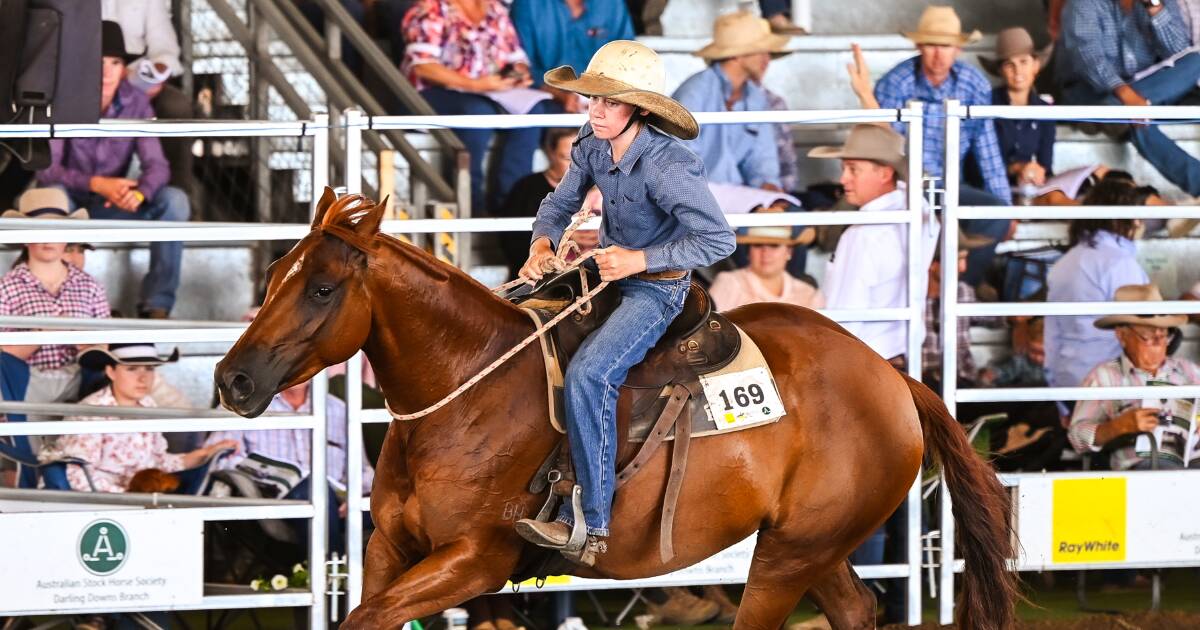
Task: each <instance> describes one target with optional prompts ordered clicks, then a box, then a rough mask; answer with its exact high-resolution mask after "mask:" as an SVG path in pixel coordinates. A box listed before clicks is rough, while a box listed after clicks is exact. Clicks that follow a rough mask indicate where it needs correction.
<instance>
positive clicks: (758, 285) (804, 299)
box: [709, 209, 825, 311]
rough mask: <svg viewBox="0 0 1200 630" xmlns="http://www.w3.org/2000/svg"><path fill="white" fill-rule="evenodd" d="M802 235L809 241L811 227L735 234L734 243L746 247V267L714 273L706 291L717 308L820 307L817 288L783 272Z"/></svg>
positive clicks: (822, 297) (821, 298)
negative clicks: (768, 304) (774, 304)
mask: <svg viewBox="0 0 1200 630" xmlns="http://www.w3.org/2000/svg"><path fill="white" fill-rule="evenodd" d="M774 211H775V212H778V209H776V210H774ZM797 232H800V236H798V235H797ZM805 232H807V234H808V235H809V240H810V241H811V240H812V234H813V230H812V228H808V230H805V231H801V230H800V228H796V227H789V226H774V227H752V228H748V229H746V230H745V231H744V233H743V234H739V235H738V236H737V242H738V244H739V245H748V246H749V249H750V265H749V266H748V267H744V268H741V269H738V270H736V271H723V272H721V273H719V274H717V277H716V279H715V280H713V284H712V287H711V288H710V289H709V293H710V294H711V295H712V299H713V304H714V305H715V306H716V307H717V309H719V310H722V311H728V310H732V309H735V308H737V307H739V306H742V305H743V304H750V303H752V302H783V303H785V304H795V305H796V306H803V307H806V308H814V309H815V308H824V307H825V295H824V294H822V293H821V290H820V289H818V288H816V287H814V286H813V285H811V284H809V283H807V282H805V281H804V280H801V279H799V278H796V277H795V276H793V275H791V274H790V273H788V272H787V264H788V261H789V260H790V259H791V257H792V256H793V253H792V252H793V249H794V248H795V246H796V244H797V243H798V242H799V241H800V240H801V237H802V236H803V234H804V233H805Z"/></svg>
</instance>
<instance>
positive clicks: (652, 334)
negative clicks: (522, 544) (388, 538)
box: [517, 40, 734, 564]
mask: <svg viewBox="0 0 1200 630" xmlns="http://www.w3.org/2000/svg"><path fill="white" fill-rule="evenodd" d="M545 81H546V84H547V85H550V86H552V87H556V88H560V89H563V90H567V91H571V92H575V93H578V94H581V95H583V96H586V97H588V98H590V102H589V105H588V123H587V124H585V125H584V126H583V128H582V129H580V131H579V136H578V138H576V140H575V143H574V146H573V147H572V150H571V165H570V167H569V168H568V169H567V173H566V175H565V176H564V177H563V179H562V181H561V183H559V185H558V188H557V189H556V190H555V191H554V192H552V193H550V194H549V195H547V196H546V198H545V200H543V201H542V204H541V207H540V208H539V209H538V216H537V220H536V221H535V222H534V224H533V243H532V245H531V246H530V248H529V259H528V260H527V261H526V262H525V265H524V266H523V267H522V268H521V272H520V275H521V276H522V277H524V278H526V279H528V280H531V281H535V280H538V279H540V278H541V277H542V275H543V274H544V273H547V272H549V271H551V270H552V264H551V263H552V261H553V260H554V253H555V252H554V249H555V246H556V244H557V243H558V241H559V239H560V238H561V237H562V234H563V231H564V230H565V229H566V227H567V226H568V225H569V224H570V221H571V216H572V215H573V214H574V213H575V212H576V211H578V210H579V208H580V205H581V204H582V202H583V199H584V196H585V195H586V194H587V192H588V189H589V188H591V187H592V186H593V185H595V186H597V187H599V188H600V192H601V193H602V194H603V196H604V211H603V219H602V221H601V226H600V247H601V249H600V250H599V252H600V253H599V254H597V255H596V257H595V259H594V260H595V262H596V264H597V266H598V267H599V270H600V277H601V278H602V279H604V280H606V281H609V282H612V283H613V285H612V286H611V288H609V289H607V290H609V291H612V290H616V291H620V292H621V303H620V305H619V306H618V307H617V309H616V311H614V312H613V314H612V315H611V316H610V317H609V318H608V320H607V321H606V322H605V323H604V324H603V325H601V326H600V328H598V329H597V330H596V331H595V332H593V333H592V334H591V335H590V336H589V337H588V338H587V340H585V341H584V343H583V344H582V345H581V346H580V348H579V351H578V352H577V353H576V355H575V357H574V358H573V359H572V360H571V363H570V365H569V367H568V368H567V374H566V383H565V386H566V392H565V393H566V414H567V418H568V422H567V435H568V438H569V439H570V444H571V458H572V463H573V464H574V466H575V476H576V479H577V480H578V483H579V485H580V486H581V487H582V490H583V513H584V519H585V522H586V526H587V533H588V540H587V545H586V547H585V549H584V550H583V551H582V552H580V551H579V550H571V549H566V547H567V543H568V540H569V537H570V533H571V528H572V525H573V521H574V518H573V514H572V510H571V506H570V504H569V502H568V503H565V504H564V505H563V508H562V510H560V512H559V516H558V520H556V521H552V522H549V523H542V522H538V521H535V520H531V519H525V520H522V521H519V522H518V523H517V531H518V533H520V535H521V536H522V537H524V538H525V539H526V540H528V541H530V542H532V543H535V544H537V545H540V546H543V547H549V548H555V549H562V550H565V552H566V554H567V555H568V557H572V558H573V559H576V560H579V561H582V562H585V563H587V564H591V563H593V562H594V558H595V554H596V553H599V552H602V551H603V550H604V548H605V546H604V545H603V544H601V543H602V541H603V539H604V538H605V537H607V536H608V535H609V517H610V514H611V511H612V500H613V492H614V488H615V477H616V447H617V423H616V413H617V412H616V404H617V393H618V388H619V387H620V386H621V384H622V383H624V381H625V376H626V374H627V373H628V372H629V369H630V368H631V367H633V366H634V365H636V364H637V363H638V362H639V361H641V360H642V358H643V357H645V355H646V352H647V351H648V350H649V349H650V348H651V347H653V346H654V344H655V343H657V342H658V340H659V338H660V337H661V336H662V335H663V333H664V332H665V331H666V329H667V325H668V324H670V323H671V320H673V319H674V318H675V316H676V315H678V314H679V312H680V310H681V309H682V307H683V301H684V298H685V297H686V296H687V293H688V288H689V287H690V285H691V270H692V269H696V268H699V267H706V266H708V265H711V264H712V263H715V262H717V261H719V260H721V259H722V258H725V257H726V256H728V255H729V254H731V253H732V252H733V250H734V234H733V231H732V230H731V229H730V228H729V224H728V223H727V222H726V221H725V216H724V215H723V214H722V213H721V209H720V208H719V207H718V206H717V202H716V200H715V199H714V198H713V196H712V193H710V192H709V189H708V183H707V181H706V180H705V173H704V165H703V164H702V163H701V161H700V158H698V157H697V156H696V155H695V154H694V153H692V152H691V151H690V150H688V149H687V148H685V147H684V146H683V144H681V143H680V142H679V140H677V138H678V139H683V140H690V139H692V138H695V137H696V136H697V135H698V134H699V126H698V125H697V123H696V119H695V118H693V117H692V115H691V113H690V112H688V110H687V109H686V108H685V107H684V106H683V105H681V104H679V103H678V102H676V101H675V100H673V99H671V98H669V97H667V96H665V95H664V94H663V92H664V87H665V83H666V70H665V68H664V66H663V62H662V60H661V59H659V57H658V55H657V54H656V53H655V52H654V51H653V50H650V49H649V48H647V47H646V46H644V45H642V44H639V43H637V42H632V41H623V40H621V41H614V42H610V43H609V44H606V45H605V46H604V47H603V48H601V49H600V50H599V51H597V52H596V54H595V56H593V57H592V60H591V62H590V63H589V64H588V67H587V70H586V71H585V72H584V73H583V75H582V76H579V77H576V75H575V72H574V70H572V69H571V68H570V67H569V66H562V67H560V68H556V69H554V70H551V71H549V72H547V73H546V76H545ZM672 136H674V137H672Z"/></svg>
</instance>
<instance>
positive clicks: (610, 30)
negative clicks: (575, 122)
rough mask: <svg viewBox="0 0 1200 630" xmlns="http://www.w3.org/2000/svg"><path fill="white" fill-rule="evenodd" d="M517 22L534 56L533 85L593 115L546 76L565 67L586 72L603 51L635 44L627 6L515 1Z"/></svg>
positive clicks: (607, 1)
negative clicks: (627, 41) (610, 46)
mask: <svg viewBox="0 0 1200 630" xmlns="http://www.w3.org/2000/svg"><path fill="white" fill-rule="evenodd" d="M512 21H513V26H515V27H516V29H517V35H519V36H520V38H521V46H522V47H524V48H525V54H527V55H528V56H529V68H530V72H531V75H532V76H531V77H530V78H531V79H533V85H534V86H535V87H538V88H540V89H543V90H546V91H547V92H549V93H550V94H552V95H553V96H554V100H555V101H558V103H559V104H560V105H562V108H563V109H564V110H565V111H568V112H571V113H578V112H584V111H587V101H586V100H585V99H582V98H580V97H579V95H578V94H575V93H573V92H567V91H565V90H560V89H558V88H554V87H550V86H548V85H546V82H545V81H543V80H542V75H544V74H546V73H547V72H549V71H550V70H553V69H555V68H557V67H559V66H571V67H572V68H586V67H587V64H588V61H590V60H591V58H592V55H594V54H596V51H597V50H600V47H601V46H603V45H605V44H607V43H608V42H611V41H614V40H618V39H633V38H634V34H633V22H632V20H630V18H629V10H628V9H627V8H626V7H625V2H624V1H623V0H515V1H514V2H513V3H512Z"/></svg>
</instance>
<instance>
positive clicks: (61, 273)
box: [0, 188, 109, 441]
mask: <svg viewBox="0 0 1200 630" xmlns="http://www.w3.org/2000/svg"><path fill="white" fill-rule="evenodd" d="M18 207H19V209H18V210H9V211H7V212H5V213H4V218H12V217H27V218H32V219H66V218H71V219H86V218H87V216H88V215H87V210H83V209H79V210H75V211H74V212H71V211H70V210H69V209H68V208H69V203H68V201H67V195H66V193H64V192H63V191H61V190H58V189H56V188H33V189H30V190H28V191H26V192H25V194H23V195H21V198H20V201H19V204H18ZM66 248H67V244H66V243H31V244H29V245H25V246H24V247H23V248H22V250H21V255H20V257H19V258H17V262H16V264H14V265H13V268H12V270H11V271H9V272H8V273H6V274H4V277H3V278H0V315H6V316H12V315H17V316H25V317H79V318H84V319H93V318H100V319H104V318H107V317H108V316H109V306H108V294H107V292H106V291H105V290H104V285H102V284H100V282H99V281H98V280H96V279H95V278H93V277H92V276H90V275H88V274H87V273H86V272H84V271H83V270H82V269H81V268H79V267H75V266H72V265H70V264H68V262H67V260H66ZM2 349H3V351H4V352H5V353H7V354H10V355H12V356H13V357H15V358H17V359H20V360H21V361H24V362H25V364H26V365H28V366H29V387H28V389H27V390H26V393H25V401H26V402H37V403H55V402H66V401H70V400H74V399H75V396H77V395H78V393H79V383H80V376H79V366H78V365H76V363H75V357H76V354H77V349H76V347H75V346H74V345H56V344H47V345H42V346H3V347H2ZM38 418H40V416H37V417H35V419H38ZM34 441H36V440H34Z"/></svg>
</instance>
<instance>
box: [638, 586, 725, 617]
mask: <svg viewBox="0 0 1200 630" xmlns="http://www.w3.org/2000/svg"><path fill="white" fill-rule="evenodd" d="M663 592H664V593H665V594H666V595H667V601H665V602H663V603H661V604H654V603H651V604H650V612H651V613H652V614H653V615H655V616H656V617H658V618H659V620H660V623H662V625H666V626H698V625H700V624H702V623H705V622H707V621H711V620H712V619H713V618H714V617H716V616H717V615H719V614H721V607H720V606H718V605H717V604H716V603H715V602H710V601H708V600H706V599H700V598H699V597H696V596H695V595H692V592H691V591H689V590H687V589H686V588H684V587H681V586H675V587H671V588H664V589H663Z"/></svg>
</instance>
